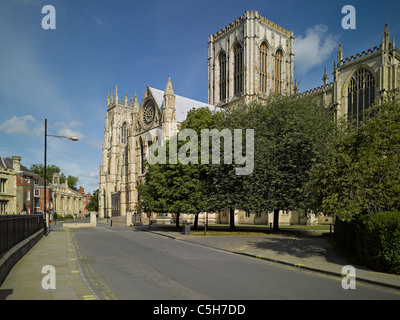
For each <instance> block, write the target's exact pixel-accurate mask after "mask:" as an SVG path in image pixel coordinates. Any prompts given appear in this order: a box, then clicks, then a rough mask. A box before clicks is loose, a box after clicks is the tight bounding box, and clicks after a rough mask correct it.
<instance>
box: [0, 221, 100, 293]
mask: <svg viewBox="0 0 400 320" xmlns="http://www.w3.org/2000/svg"><path fill="white" fill-rule="evenodd" d="M51 228H52V231H50V232H49V234H48V235H45V236H43V238H42V239H40V240H39V241H38V242H37V243H36V244H35V245H34V246H33V247H32V248H31V249H30V250H29V251H28V252H27V253H26V254H25V256H23V257H22V258H21V259H20V260H19V261H18V262H17V263H16V264H15V266H14V267H13V269H12V270H11V272H10V273H9V274H8V276H7V278H6V279H5V281H4V283H3V284H2V286H1V287H0V300H93V299H95V298H96V297H95V296H94V295H93V293H92V292H91V290H90V289H89V287H88V286H87V285H86V283H85V280H84V279H83V278H82V276H81V273H80V270H79V265H78V264H77V260H76V255H75V249H74V246H73V242H72V238H71V233H70V231H68V230H65V229H63V228H62V224H61V223H60V224H59V225H52V226H51ZM46 265H51V266H53V267H54V268H55V272H56V274H55V275H56V281H55V283H56V289H55V290H53V289H51V288H50V289H43V287H42V280H43V278H44V277H47V276H48V275H50V273H48V271H47V272H45V273H42V268H43V267H44V266H46Z"/></svg>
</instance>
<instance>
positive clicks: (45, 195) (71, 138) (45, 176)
mask: <svg viewBox="0 0 400 320" xmlns="http://www.w3.org/2000/svg"><path fill="white" fill-rule="evenodd" d="M47 137H55V138H64V139H68V140H72V141H78V138H75V137H66V136H55V135H52V134H47V119H44V208H43V210H44V217H45V219H46V228H47V233H49V231H50V217H48V216H47V212H46V209H47V208H46V207H47V203H46V202H47V201H46V197H47V194H46V185H47Z"/></svg>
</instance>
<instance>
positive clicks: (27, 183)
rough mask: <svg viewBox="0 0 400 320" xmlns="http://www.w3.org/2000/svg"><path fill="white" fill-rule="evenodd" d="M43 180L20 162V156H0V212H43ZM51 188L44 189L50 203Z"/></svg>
mask: <svg viewBox="0 0 400 320" xmlns="http://www.w3.org/2000/svg"><path fill="white" fill-rule="evenodd" d="M44 197H45V195H44V180H43V179H42V178H41V177H40V176H39V175H38V174H36V173H33V172H31V171H30V170H29V169H28V168H27V167H25V166H24V165H22V164H21V157H19V156H13V157H11V158H7V157H0V214H35V213H43V212H44ZM51 200H52V198H51V190H50V189H49V188H48V189H47V190H46V203H50V202H51Z"/></svg>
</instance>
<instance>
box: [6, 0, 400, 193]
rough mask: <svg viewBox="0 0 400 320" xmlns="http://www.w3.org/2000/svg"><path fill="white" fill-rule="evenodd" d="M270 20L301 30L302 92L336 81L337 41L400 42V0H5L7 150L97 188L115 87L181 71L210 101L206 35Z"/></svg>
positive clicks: (141, 86) (179, 86)
mask: <svg viewBox="0 0 400 320" xmlns="http://www.w3.org/2000/svg"><path fill="white" fill-rule="evenodd" d="M348 4H349V5H353V6H354V7H355V9H356V29H355V30H345V29H343V28H342V26H341V21H342V18H343V17H344V16H345V15H344V14H342V13H341V10H342V7H343V6H344V5H348ZM45 5H52V6H54V8H55V9H56V29H55V30H44V29H43V28H42V25H41V22H42V18H43V17H44V16H45V14H42V12H41V11H42V7H43V6H45ZM245 10H258V12H259V14H261V15H262V16H264V17H266V18H268V19H270V20H272V21H273V22H276V23H277V24H279V25H281V26H283V27H285V28H287V29H291V30H293V31H294V35H295V70H294V71H295V78H296V79H297V81H299V82H300V91H305V90H308V89H311V88H314V87H316V86H320V85H321V84H322V80H321V78H322V76H323V71H324V68H325V67H326V68H327V73H328V77H329V81H331V80H332V75H331V73H332V69H333V62H334V61H335V60H336V53H337V47H338V44H339V42H340V43H341V44H342V48H343V55H344V57H348V56H351V55H353V54H355V53H358V52H361V51H363V50H366V49H369V48H372V47H374V46H376V45H379V44H380V43H381V40H382V32H383V29H384V25H385V23H386V22H387V23H389V29H390V32H391V36H395V37H397V38H398V39H399V40H398V43H400V19H399V12H400V2H399V1H380V2H379V5H378V4H377V3H376V2H375V1H365V0H364V1H325V0H320V1H295V0H291V1H290V0H284V1H268V0H263V1H252V0H248V1H243V0H241V1H236V0H228V1H226V0H213V1H209V0H196V1H195V0H184V1H177V0H169V1H165V0H162V1H158V0H156V1H128V0H105V1H94V0H91V1H89V0H57V1H54V0H2V1H1V4H0V40H1V45H0V156H5V157H11V156H12V155H20V156H21V157H22V163H23V164H24V165H26V166H28V167H29V166H30V165H31V164H33V163H43V154H44V137H43V131H44V119H45V118H47V119H48V133H49V134H55V135H69V136H70V135H73V136H77V137H78V138H80V140H79V142H72V141H69V140H64V139H58V138H48V152H47V162H48V164H55V165H57V166H59V167H60V168H61V171H62V172H64V173H65V174H66V175H69V174H71V175H74V176H78V177H79V179H80V181H79V182H78V184H80V185H82V186H83V187H84V188H85V191H87V192H92V191H93V190H95V189H96V188H97V186H98V171H99V165H100V164H101V146H102V143H103V133H104V125H105V113H106V99H107V92H108V91H112V90H115V86H116V85H118V92H119V96H120V99H121V97H123V96H124V94H125V91H127V93H128V97H130V96H133V94H134V91H135V90H136V92H137V95H138V99H139V102H140V101H141V98H142V96H143V94H144V90H145V87H146V85H150V86H151V87H154V88H159V89H161V90H163V89H164V88H165V85H166V83H167V79H168V74H171V80H172V84H173V87H174V90H175V93H176V94H179V95H182V96H185V97H188V98H191V99H195V100H199V101H204V102H207V86H208V84H207V54H208V49H207V42H208V36H209V35H210V34H214V33H216V32H217V31H219V30H220V29H222V28H223V27H224V26H226V25H227V24H229V23H230V22H232V21H233V20H235V19H237V18H238V17H240V16H241V15H243V13H244V11H245Z"/></svg>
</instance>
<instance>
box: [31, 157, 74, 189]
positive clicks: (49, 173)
mask: <svg viewBox="0 0 400 320" xmlns="http://www.w3.org/2000/svg"><path fill="white" fill-rule="evenodd" d="M29 170H30V171H32V172H33V173H36V174H38V175H39V176H41V177H42V178H44V165H43V164H41V163H40V164H39V163H37V164H32V165H31V166H30V168H29ZM60 172H61V169H60V168H59V167H57V166H56V165H48V166H47V170H46V181H47V183H52V182H53V174H54V173H58V174H59V176H60V183H64V182H65V180H68V187H70V188H71V189H73V190H75V191H77V190H78V189H77V183H78V181H79V178H78V177H75V176H72V175H68V177H66V176H65V175H64V173H60Z"/></svg>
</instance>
